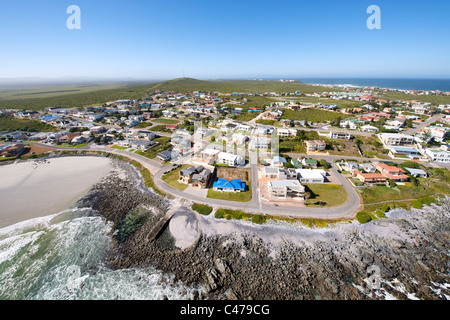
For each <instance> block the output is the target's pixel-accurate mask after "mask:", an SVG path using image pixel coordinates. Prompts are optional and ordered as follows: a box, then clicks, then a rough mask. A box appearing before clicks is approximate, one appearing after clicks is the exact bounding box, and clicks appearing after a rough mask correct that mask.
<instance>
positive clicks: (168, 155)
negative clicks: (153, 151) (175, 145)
mask: <svg viewBox="0 0 450 320" xmlns="http://www.w3.org/2000/svg"><path fill="white" fill-rule="evenodd" d="M156 156H157V157H158V159H160V160H161V161H164V162H165V161H169V160H171V159H172V151H171V150H165V151H161V152H160V153H158V154H157V155H156Z"/></svg>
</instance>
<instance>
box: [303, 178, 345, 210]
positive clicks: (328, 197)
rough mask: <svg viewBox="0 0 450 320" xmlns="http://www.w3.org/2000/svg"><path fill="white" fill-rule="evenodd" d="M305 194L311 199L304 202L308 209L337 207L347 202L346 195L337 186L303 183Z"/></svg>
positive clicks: (343, 190) (339, 186)
mask: <svg viewBox="0 0 450 320" xmlns="http://www.w3.org/2000/svg"><path fill="white" fill-rule="evenodd" d="M304 186H305V192H309V193H310V194H311V197H310V198H309V199H308V200H307V201H306V204H307V205H308V207H316V206H317V207H337V206H340V205H342V204H344V203H346V202H347V200H348V194H347V191H345V189H344V187H343V186H341V185H337V184H321V183H318V184H315V183H305V184H304Z"/></svg>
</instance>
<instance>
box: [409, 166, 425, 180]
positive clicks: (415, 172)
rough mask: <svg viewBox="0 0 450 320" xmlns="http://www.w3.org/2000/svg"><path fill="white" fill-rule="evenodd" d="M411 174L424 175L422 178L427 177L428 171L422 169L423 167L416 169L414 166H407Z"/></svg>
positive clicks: (415, 176)
mask: <svg viewBox="0 0 450 320" xmlns="http://www.w3.org/2000/svg"><path fill="white" fill-rule="evenodd" d="M405 169H406V170H407V171H408V172H409V173H410V174H411V176H413V177H414V178H417V177H422V178H426V177H427V173H426V172H425V171H424V170H422V169H414V168H405Z"/></svg>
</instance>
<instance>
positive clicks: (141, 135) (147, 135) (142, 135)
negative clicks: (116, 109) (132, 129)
mask: <svg viewBox="0 0 450 320" xmlns="http://www.w3.org/2000/svg"><path fill="white" fill-rule="evenodd" d="M135 137H136V138H138V139H145V140H149V141H150V140H153V139H154V138H155V137H156V134H155V133H154V132H152V131H144V130H139V131H137V132H136V134H135Z"/></svg>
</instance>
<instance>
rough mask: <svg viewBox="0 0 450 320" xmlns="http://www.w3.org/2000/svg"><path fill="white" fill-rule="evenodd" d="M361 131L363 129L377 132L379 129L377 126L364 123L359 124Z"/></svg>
mask: <svg viewBox="0 0 450 320" xmlns="http://www.w3.org/2000/svg"><path fill="white" fill-rule="evenodd" d="M360 129H361V131H364V132H378V131H379V129H378V128H377V127H374V126H371V125H368V124H367V125H364V126H361V128H360Z"/></svg>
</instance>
